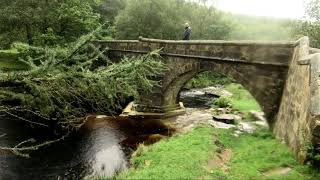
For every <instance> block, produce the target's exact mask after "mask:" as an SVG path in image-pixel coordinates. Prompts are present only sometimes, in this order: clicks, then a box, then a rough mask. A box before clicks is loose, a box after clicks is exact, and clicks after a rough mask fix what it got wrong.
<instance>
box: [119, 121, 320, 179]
mask: <svg viewBox="0 0 320 180" xmlns="http://www.w3.org/2000/svg"><path fill="white" fill-rule="evenodd" d="M233 133H234V130H223V129H214V128H212V127H208V126H202V127H198V128H196V129H194V130H193V131H192V132H190V133H187V134H183V135H177V136H175V137H172V138H170V139H167V140H163V141H160V142H159V143H156V144H154V145H152V146H149V147H146V146H141V147H140V148H139V149H138V150H137V151H136V153H135V154H134V156H133V157H132V159H131V164H132V167H131V168H130V169H129V170H128V171H127V172H124V173H121V174H120V175H119V176H117V177H115V179H232V180H233V179H319V178H320V175H319V174H317V172H316V171H314V170H312V169H311V168H309V167H308V166H303V165H299V164H298V163H297V162H296V161H295V159H294V157H293V154H292V153H291V152H290V150H289V149H288V148H287V147H286V146H285V145H284V144H281V143H279V142H278V141H277V140H276V139H275V138H274V137H273V136H272V135H271V134H270V132H268V131H267V130H261V131H260V132H256V133H253V134H247V133H246V134H242V135H240V136H239V137H235V136H233Z"/></svg>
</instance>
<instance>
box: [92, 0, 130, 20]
mask: <svg viewBox="0 0 320 180" xmlns="http://www.w3.org/2000/svg"><path fill="white" fill-rule="evenodd" d="M125 5H126V0H102V2H101V3H100V4H99V5H98V6H96V7H94V9H95V10H96V11H97V12H99V14H100V15H101V22H102V23H106V22H110V23H111V24H112V23H113V22H114V20H115V17H116V16H117V15H118V13H119V11H120V10H122V9H124V8H125Z"/></svg>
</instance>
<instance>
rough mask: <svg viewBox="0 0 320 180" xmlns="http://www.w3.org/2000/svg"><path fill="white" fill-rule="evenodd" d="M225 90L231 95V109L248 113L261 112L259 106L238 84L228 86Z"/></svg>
mask: <svg viewBox="0 0 320 180" xmlns="http://www.w3.org/2000/svg"><path fill="white" fill-rule="evenodd" d="M225 89H226V90H227V91H229V92H231V93H232V94H233V96H231V97H230V100H231V104H232V107H233V109H235V110H238V111H241V112H244V113H248V112H249V111H250V110H256V111H261V108H260V105H259V104H258V102H257V101H256V100H255V99H254V97H252V95H251V94H250V93H249V92H248V91H247V90H246V89H244V88H243V86H241V85H240V84H234V83H231V84H228V85H226V86H225Z"/></svg>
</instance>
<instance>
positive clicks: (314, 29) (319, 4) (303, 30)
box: [293, 0, 320, 48]
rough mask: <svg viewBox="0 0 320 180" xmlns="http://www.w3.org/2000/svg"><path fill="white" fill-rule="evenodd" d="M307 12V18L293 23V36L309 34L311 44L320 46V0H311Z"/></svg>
mask: <svg viewBox="0 0 320 180" xmlns="http://www.w3.org/2000/svg"><path fill="white" fill-rule="evenodd" d="M306 13H307V14H306V19H305V20H302V21H298V22H295V23H293V27H294V28H293V29H294V31H293V36H295V37H299V36H300V37H301V36H309V38H310V45H311V46H312V47H316V48H320V0H311V1H310V2H309V3H308V5H307V7H306Z"/></svg>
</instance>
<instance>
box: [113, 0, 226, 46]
mask: <svg viewBox="0 0 320 180" xmlns="http://www.w3.org/2000/svg"><path fill="white" fill-rule="evenodd" d="M185 22H189V23H190V24H191V27H192V29H193V33H192V34H193V35H192V37H193V39H225V38H227V37H228V35H229V33H230V25H229V22H228V21H225V20H224V19H223V17H222V13H221V12H219V11H218V10H216V9H215V8H214V7H207V6H205V5H201V4H199V3H196V2H190V1H185V0H128V2H127V6H126V7H125V9H124V10H123V11H121V12H120V13H119V15H118V16H117V18H116V23H115V37H116V38H118V39H137V38H138V37H139V36H144V37H149V38H159V39H175V40H180V39H182V34H183V31H184V23H185Z"/></svg>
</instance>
